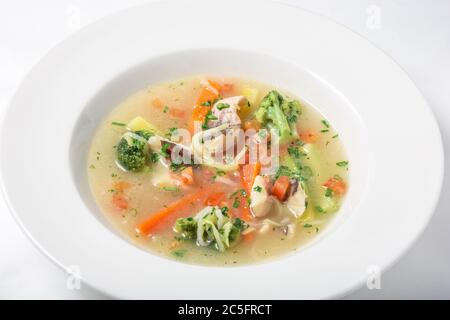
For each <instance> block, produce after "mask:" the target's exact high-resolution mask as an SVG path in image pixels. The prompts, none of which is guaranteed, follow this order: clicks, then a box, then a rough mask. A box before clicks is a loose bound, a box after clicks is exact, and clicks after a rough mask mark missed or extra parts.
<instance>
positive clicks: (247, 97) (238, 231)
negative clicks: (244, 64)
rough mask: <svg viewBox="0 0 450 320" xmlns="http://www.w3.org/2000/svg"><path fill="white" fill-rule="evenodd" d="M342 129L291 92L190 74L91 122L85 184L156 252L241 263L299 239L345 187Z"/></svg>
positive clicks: (318, 226) (327, 215) (279, 251)
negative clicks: (94, 129) (95, 124)
mask: <svg viewBox="0 0 450 320" xmlns="http://www.w3.org/2000/svg"><path fill="white" fill-rule="evenodd" d="M348 166H349V163H348V161H347V159H346V156H345V153H344V149H343V146H342V144H341V141H340V139H339V135H338V134H337V133H336V132H335V130H334V129H333V127H332V126H331V124H330V123H329V122H328V121H327V120H326V119H324V118H323V117H322V116H321V114H320V113H318V112H317V111H316V110H315V109H314V108H312V107H311V106H310V105H308V104H307V103H306V102H305V101H302V100H300V99H298V98H296V97H295V96H293V95H292V94H290V93H287V92H284V91H282V90H279V89H277V88H273V87H272V86H270V85H267V84H264V83H260V82H257V81H253V80H248V79H241V78H217V77H205V76H193V77H190V78H187V79H181V80H178V81H174V82H171V83H164V84H160V85H155V86H151V87H148V88H145V89H143V90H141V91H139V92H137V93H135V94H133V95H131V96H130V97H129V98H127V99H126V100H125V101H123V102H121V103H120V104H119V105H118V106H117V107H116V108H115V109H114V110H113V111H112V112H111V113H110V114H109V115H108V116H107V117H106V119H105V120H104V121H103V123H101V124H100V126H99V128H98V129H97V132H96V134H95V136H94V138H93V141H92V145H91V147H90V150H89V153H88V159H87V170H88V180H89V184H90V188H91V190H92V194H93V196H94V198H95V200H96V202H97V204H98V206H99V207H100V209H101V211H102V212H103V213H104V214H105V216H106V217H107V218H108V220H109V221H110V222H111V223H112V225H113V226H114V228H116V229H117V230H118V231H119V232H120V233H121V234H122V235H124V237H126V238H127V239H128V240H129V241H131V242H132V243H134V244H136V245H137V246H139V247H141V248H143V249H145V250H148V251H149V252H152V253H154V254H158V255H161V256H164V257H169V258H171V259H175V260H177V261H182V262H187V263H195V264H203V265H222V266H224V265H242V264H249V263H254V262H259V261H263V260H267V259H271V258H274V257H279V256H281V255H284V254H288V253H289V252H292V251H295V250H298V249H299V248H301V247H302V246H303V245H305V244H306V243H307V242H308V241H310V240H311V239H312V238H313V237H315V236H317V234H319V233H320V232H322V230H323V229H324V228H325V227H326V225H327V223H328V222H329V221H330V219H332V217H333V216H334V215H335V214H336V212H338V210H339V207H340V205H341V202H342V199H343V197H344V195H345V192H346V189H347V177H348Z"/></svg>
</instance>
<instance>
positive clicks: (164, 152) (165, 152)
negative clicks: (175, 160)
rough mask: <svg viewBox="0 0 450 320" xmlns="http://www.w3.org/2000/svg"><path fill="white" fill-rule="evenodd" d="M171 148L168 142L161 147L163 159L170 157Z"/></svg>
mask: <svg viewBox="0 0 450 320" xmlns="http://www.w3.org/2000/svg"><path fill="white" fill-rule="evenodd" d="M169 148H170V144H168V143H167V142H163V143H162V145H161V155H162V156H163V157H168V156H169Z"/></svg>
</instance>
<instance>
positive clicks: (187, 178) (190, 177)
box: [181, 167, 194, 185]
mask: <svg viewBox="0 0 450 320" xmlns="http://www.w3.org/2000/svg"><path fill="white" fill-rule="evenodd" d="M181 177H182V178H183V179H182V181H183V183H184V184H186V185H192V184H194V170H193V169H192V167H187V168H185V169H183V171H181Z"/></svg>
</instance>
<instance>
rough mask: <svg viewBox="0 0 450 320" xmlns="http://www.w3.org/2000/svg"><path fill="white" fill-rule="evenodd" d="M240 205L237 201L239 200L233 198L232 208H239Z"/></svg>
mask: <svg viewBox="0 0 450 320" xmlns="http://www.w3.org/2000/svg"><path fill="white" fill-rule="evenodd" d="M240 205H241V202H240V201H239V199H238V198H235V199H234V202H233V208H235V209H237V208H239V206H240Z"/></svg>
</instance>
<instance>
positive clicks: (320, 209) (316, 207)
mask: <svg viewBox="0 0 450 320" xmlns="http://www.w3.org/2000/svg"><path fill="white" fill-rule="evenodd" d="M314 210H315V211H316V212H318V213H325V210H324V209H323V208H322V207H321V206H315V207H314Z"/></svg>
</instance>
